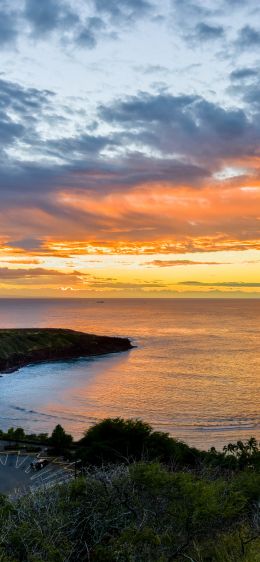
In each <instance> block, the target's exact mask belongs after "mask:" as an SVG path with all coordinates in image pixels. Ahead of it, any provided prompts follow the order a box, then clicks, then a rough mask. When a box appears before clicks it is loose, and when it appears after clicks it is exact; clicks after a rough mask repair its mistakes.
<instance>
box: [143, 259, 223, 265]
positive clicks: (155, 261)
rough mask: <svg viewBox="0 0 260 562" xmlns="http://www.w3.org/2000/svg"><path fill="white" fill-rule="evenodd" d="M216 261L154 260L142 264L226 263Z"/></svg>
mask: <svg viewBox="0 0 260 562" xmlns="http://www.w3.org/2000/svg"><path fill="white" fill-rule="evenodd" d="M225 264H226V262H225ZM225 264H223V263H221V262H216V261H193V260H153V261H148V262H145V263H144V264H142V265H146V266H154V267H179V266H183V265H225Z"/></svg>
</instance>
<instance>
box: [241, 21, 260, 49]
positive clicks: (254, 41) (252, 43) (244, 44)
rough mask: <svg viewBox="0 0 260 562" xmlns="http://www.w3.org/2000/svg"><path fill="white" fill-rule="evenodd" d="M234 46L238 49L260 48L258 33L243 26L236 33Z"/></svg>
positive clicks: (247, 26)
mask: <svg viewBox="0 0 260 562" xmlns="http://www.w3.org/2000/svg"><path fill="white" fill-rule="evenodd" d="M236 45H237V47H238V48H240V49H248V48H249V49H250V48H252V47H254V48H256V47H260V31H259V30H257V29H255V28H254V27H252V26H250V25H245V26H244V27H242V29H240V31H239V33H238V36H237V40H236Z"/></svg>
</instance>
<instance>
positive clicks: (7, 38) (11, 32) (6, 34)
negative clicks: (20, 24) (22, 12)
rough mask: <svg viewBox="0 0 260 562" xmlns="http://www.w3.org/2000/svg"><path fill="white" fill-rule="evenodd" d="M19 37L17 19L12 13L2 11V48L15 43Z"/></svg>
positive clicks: (0, 26) (0, 29) (0, 35)
mask: <svg viewBox="0 0 260 562" xmlns="http://www.w3.org/2000/svg"><path fill="white" fill-rule="evenodd" d="M17 35H18V30H17V25H16V17H15V15H14V14H13V13H12V11H10V12H8V11H7V10H6V9H4V8H2V9H0V46H1V47H5V46H8V45H9V44H10V43H15V42H16V38H17Z"/></svg>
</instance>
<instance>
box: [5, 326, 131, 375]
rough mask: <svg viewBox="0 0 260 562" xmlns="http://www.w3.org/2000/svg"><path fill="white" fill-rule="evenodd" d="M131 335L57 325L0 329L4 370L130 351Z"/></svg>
mask: <svg viewBox="0 0 260 562" xmlns="http://www.w3.org/2000/svg"><path fill="white" fill-rule="evenodd" d="M132 347H133V346H132V344H131V342H130V340H129V339H128V338H115V337H108V336H96V335H93V334H85V333H84V332H75V331H73V330H62V329H55V328H39V329H37V328H33V329H9V330H0V372H1V373H6V372H10V371H15V370H17V369H19V368H20V367H23V366H25V365H28V364H30V363H39V362H41V361H57V360H62V359H64V360H66V359H76V358H78V357H88V356H91V355H103V354H106V353H117V352H120V351H127V350H129V349H131V348H132Z"/></svg>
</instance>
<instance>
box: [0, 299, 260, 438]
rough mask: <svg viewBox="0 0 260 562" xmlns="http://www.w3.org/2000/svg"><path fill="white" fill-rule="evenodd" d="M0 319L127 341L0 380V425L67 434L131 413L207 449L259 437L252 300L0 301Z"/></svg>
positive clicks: (256, 318) (257, 329) (258, 326)
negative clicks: (60, 429) (116, 350)
mask: <svg viewBox="0 0 260 562" xmlns="http://www.w3.org/2000/svg"><path fill="white" fill-rule="evenodd" d="M0 327H2V328H7V327H10V328H11V327H60V328H72V329H75V330H82V331H85V332H94V333H97V334H106V335H118V336H128V337H130V338H131V340H132V341H133V343H135V344H136V345H137V347H136V348H135V349H133V350H131V351H130V352H126V353H122V354H117V355H113V354H111V355H109V356H106V357H100V358H96V359H87V360H86V359H85V360H77V361H70V362H56V363H49V364H47V363H45V364H41V365H37V366H30V367H26V368H23V369H20V371H18V372H16V373H12V374H8V375H4V376H3V377H2V378H0V428H2V429H7V428H8V427H10V426H23V427H25V428H26V429H27V430H29V431H34V432H40V431H51V430H52V429H53V427H54V426H55V425H56V424H57V423H61V424H62V425H63V426H64V427H65V428H66V430H68V431H70V432H71V433H73V435H74V436H75V437H79V436H81V435H82V433H83V431H84V430H85V429H86V428H87V427H89V425H90V424H92V423H93V422H96V421H98V420H100V419H102V418H104V417H108V416H109V417H111V416H122V417H140V418H142V419H144V420H146V421H148V422H150V423H151V424H152V425H153V426H154V427H155V428H157V429H160V430H164V431H168V432H169V433H171V434H172V435H174V436H176V437H178V438H180V439H184V440H186V441H187V442H188V443H189V444H194V445H196V446H198V447H201V448H202V447H203V448H208V447H209V446H211V445H215V446H217V447H220V446H222V445H223V444H225V443H227V442H229V441H232V440H237V439H245V438H248V437H250V436H251V435H254V436H255V437H257V438H258V439H260V398H259V397H260V354H259V335H260V300H236V299H234V300H231V299H230V300H229V299H228V300H226V299H225V300H224V299H223V300H213V299H212V300H202V299H196V300H195V299H194V300H193V299H181V300H174V299H163V300H159V299H158V300H157V299H156V300H151V299H138V300H137V299H136V300H135V299H107V300H105V301H104V303H97V302H96V301H95V300H92V299H84V300H66V301H65V300H63V301H62V300H0Z"/></svg>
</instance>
